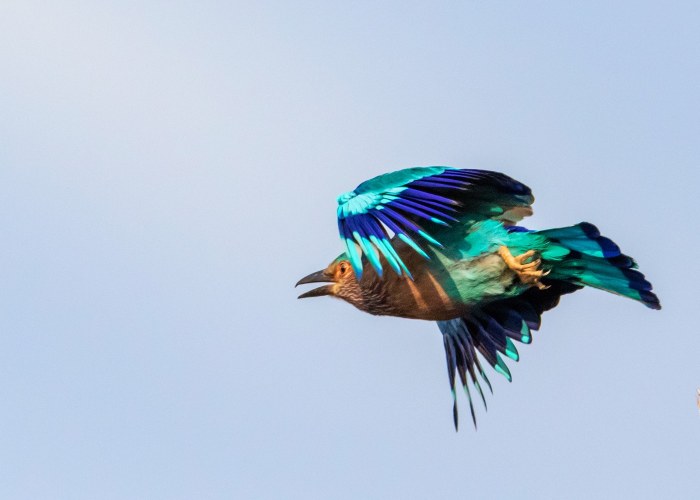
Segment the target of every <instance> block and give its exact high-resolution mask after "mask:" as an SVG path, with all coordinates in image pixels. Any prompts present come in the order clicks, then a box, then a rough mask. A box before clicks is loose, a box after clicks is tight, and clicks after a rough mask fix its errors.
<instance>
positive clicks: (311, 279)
mask: <svg viewBox="0 0 700 500" xmlns="http://www.w3.org/2000/svg"><path fill="white" fill-rule="evenodd" d="M307 283H329V284H328V285H323V286H320V287H318V288H314V289H313V290H309V291H308V292H306V293H302V294H301V295H299V298H300V299H305V298H307V297H320V296H322V295H330V296H333V297H338V298H339V299H343V300H346V301H348V302H350V303H351V304H353V305H357V304H358V303H360V302H361V301H362V293H361V289H360V284H359V283H358V282H357V278H356V277H355V271H353V269H352V265H350V261H349V260H348V258H347V256H346V255H345V254H343V255H341V256H340V257H338V258H337V259H335V260H334V261H333V262H331V263H330V264H329V265H328V267H327V268H325V269H322V270H321V271H317V272H315V273H311V274H309V275H308V276H306V277H304V278H302V279H300V280H299V281H298V282H297V284H296V285H295V286H299V285H304V284H307Z"/></svg>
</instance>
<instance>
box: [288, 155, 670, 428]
mask: <svg viewBox="0 0 700 500" xmlns="http://www.w3.org/2000/svg"><path fill="white" fill-rule="evenodd" d="M533 202H534V197H533V196H532V192H531V190H530V188H529V187H527V186H526V185H524V184H522V183H520V182H518V181H516V180H514V179H512V178H510V177H508V176H507V175H504V174H502V173H499V172H492V171H487V170H475V169H457V168H451V167H416V168H408V169H404V170H399V171H396V172H392V173H388V174H384V175H380V176H378V177H375V178H373V179H370V180H368V181H365V182H363V183H362V184H360V185H359V186H357V188H355V190H354V191H350V192H348V193H345V194H342V195H340V196H339V197H338V212H337V218H338V229H339V232H340V238H341V240H342V242H343V244H344V246H345V251H344V252H343V253H342V254H341V255H340V256H338V257H337V258H336V259H334V260H333V261H332V262H331V263H330V265H328V267H326V268H325V269H323V270H321V271H318V272H315V273H312V274H310V275H308V276H306V277H305V278H302V279H301V280H299V282H298V283H297V285H301V284H306V283H319V282H322V283H327V284H326V285H323V286H321V287H318V288H315V289H313V290H310V291H308V292H306V293H303V294H301V295H300V296H299V298H305V297H319V296H323V295H329V296H332V297H337V298H339V299H342V300H345V301H346V302H349V303H350V304H352V305H353V306H355V307H357V308H358V309H360V310H361V311H365V312H368V313H370V314H375V315H388V316H398V317H401V318H410V319H422V320H429V321H435V322H436V323H437V326H438V328H439V330H440V332H441V333H442V339H443V344H444V347H445V355H446V358H447V370H448V377H449V383H450V389H451V391H452V399H453V420H454V425H455V429H457V428H458V414H457V394H456V390H455V379H456V376H459V380H460V382H461V385H462V388H463V389H464V392H465V393H466V396H467V398H468V401H469V407H470V410H471V416H472V420H473V422H474V426H475V427H476V416H475V413H474V405H473V402H472V396H471V391H472V390H475V391H476V392H477V393H478V395H479V396H480V398H481V399H482V401H483V403H484V406H486V399H485V397H484V391H483V389H482V382H483V383H485V384H486V385H487V386H488V388H489V389H491V383H490V382H489V380H488V378H487V376H486V372H485V371H484V363H483V360H485V361H486V363H488V364H489V365H491V366H492V367H493V369H494V370H495V371H497V372H498V373H500V374H502V375H503V376H505V377H506V378H507V379H508V381H510V380H511V374H510V371H509V369H508V366H507V365H506V364H505V362H504V361H503V356H505V357H507V358H510V359H512V360H514V361H518V359H519V357H520V355H519V354H518V350H517V348H516V346H515V343H514V342H520V343H523V344H529V343H530V342H532V332H533V331H534V330H538V329H539V327H540V317H541V315H542V313H543V312H544V311H547V310H549V309H552V308H553V307H555V306H556V305H557V304H558V303H559V299H560V297H561V296H562V295H565V294H568V293H571V292H574V291H576V290H579V289H581V288H582V287H584V286H589V287H593V288H598V289H601V290H605V291H607V292H611V293H615V294H618V295H622V296H624V297H629V298H631V299H633V300H636V301H639V302H641V303H642V304H644V305H645V306H647V307H649V308H651V309H660V308H661V305H660V303H659V299H658V298H657V296H656V295H655V294H654V293H653V292H652V286H651V284H650V283H649V282H648V281H647V280H646V279H645V277H644V275H643V274H642V273H641V272H639V271H638V270H637V264H636V263H635V261H634V260H633V259H632V258H631V257H629V256H627V255H625V254H623V253H622V252H621V251H620V248H619V247H618V246H617V245H616V244H615V243H613V241H612V240H610V239H608V238H606V237H604V236H601V234H600V232H599V231H598V229H597V228H596V227H595V226H594V225H593V224H590V223H588V222H581V223H579V224H576V225H573V226H569V227H562V228H556V229H545V230H531V229H527V228H525V227H523V226H520V225H518V223H519V222H520V221H521V220H522V219H523V218H524V217H526V216H528V215H531V214H532V203H533ZM468 382H470V383H471V385H472V389H470V386H469V383H468Z"/></svg>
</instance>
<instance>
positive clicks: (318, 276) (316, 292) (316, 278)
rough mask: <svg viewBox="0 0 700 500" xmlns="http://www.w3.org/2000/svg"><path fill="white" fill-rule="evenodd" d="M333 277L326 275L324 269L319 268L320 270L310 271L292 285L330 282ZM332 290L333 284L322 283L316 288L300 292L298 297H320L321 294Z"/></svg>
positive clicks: (328, 293)
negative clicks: (322, 284)
mask: <svg viewBox="0 0 700 500" xmlns="http://www.w3.org/2000/svg"><path fill="white" fill-rule="evenodd" d="M332 282H333V278H331V277H330V276H328V274H326V270H325V269H324V270H321V271H316V272H315V273H311V274H309V275H308V276H306V277H304V278H302V279H300V280H299V281H297V284H296V285H294V286H295V287H297V286H299V285H305V284H307V283H332ZM332 292H333V285H324V286H320V287H318V288H314V289H313V290H309V291H308V292H306V293H302V294H301V295H299V297H298V298H300V299H306V298H308V297H321V296H323V295H330V294H331V293H332Z"/></svg>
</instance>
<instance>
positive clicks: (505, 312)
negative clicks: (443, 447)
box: [437, 278, 581, 429]
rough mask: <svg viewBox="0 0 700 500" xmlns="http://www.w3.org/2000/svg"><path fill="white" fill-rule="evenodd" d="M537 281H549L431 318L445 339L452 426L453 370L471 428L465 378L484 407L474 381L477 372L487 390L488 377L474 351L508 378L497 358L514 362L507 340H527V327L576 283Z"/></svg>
mask: <svg viewBox="0 0 700 500" xmlns="http://www.w3.org/2000/svg"><path fill="white" fill-rule="evenodd" d="M543 283H546V284H547V285H549V286H548V287H547V288H546V289H544V290H540V289H538V288H530V289H528V290H527V291H526V292H525V293H523V294H521V295H518V296H517V297H512V298H509V299H504V300H498V301H495V302H491V303H488V304H486V305H484V306H481V307H476V308H474V309H473V310H472V311H471V312H470V313H469V314H468V315H466V316H464V317H461V318H455V319H451V320H448V321H438V322H437V324H438V327H439V328H440V331H441V332H442V337H443V342H444V344H445V355H446V357H447V374H448V377H449V381H450V389H451V390H452V398H453V401H454V404H453V407H452V415H453V418H454V424H455V429H457V427H458V416H457V393H456V391H455V375H459V379H460V381H461V383H462V388H463V389H464V392H465V393H466V395H467V398H468V399H469V409H470V410H471V414H472V420H473V422H474V427H476V414H475V413H474V405H473V403H472V396H471V392H470V390H469V385H468V381H469V379H471V382H472V384H473V385H474V387H475V388H476V389H477V392H478V393H479V395H480V396H481V400H482V401H483V403H484V407H486V398H485V397H484V391H483V390H482V388H481V384H480V383H479V376H480V377H481V378H482V379H483V381H484V382H486V385H487V386H488V388H489V389H491V382H489V379H488V377H487V376H486V372H485V371H484V369H483V366H482V364H481V362H480V361H479V356H477V352H478V353H479V354H481V356H482V357H483V358H484V359H485V360H486V362H487V363H488V364H490V365H491V366H492V367H493V369H494V370H496V371H497V372H498V373H500V374H501V375H503V376H504V377H506V379H508V381H509V382H510V381H511V375H510V370H509V369H508V366H507V365H506V364H505V363H504V361H503V359H502V358H501V354H503V355H505V356H507V357H508V358H510V359H512V360H514V361H518V360H519V359H520V356H519V354H518V350H517V349H516V347H515V344H514V343H513V340H516V341H518V342H522V343H523V344H529V343H530V342H532V331H533V330H538V329H539V327H540V319H541V316H542V313H543V312H544V311H548V310H549V309H552V308H553V307H555V306H556V305H557V304H558V303H559V298H560V297H561V296H562V295H565V294H567V293H571V292H574V291H576V290H578V289H580V288H581V286H579V285H573V284H570V283H565V282H563V281H558V280H548V279H546V278H545V279H544V280H543ZM477 375H478V376H477Z"/></svg>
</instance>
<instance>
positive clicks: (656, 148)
mask: <svg viewBox="0 0 700 500" xmlns="http://www.w3.org/2000/svg"><path fill="white" fill-rule="evenodd" d="M698 25H700V4H698V3H697V2H691V1H687V2H681V1H669V2H649V1H634V2H632V1H619V2H604V1H590V2H556V1H529V2H524V1H515V0H509V1H506V0H498V1H470V0H465V1H459V2H458V1H435V2H406V1H404V2H329V1H304V0H300V1H297V2H282V1H278V2H273V1H256V2H240V3H237V2H215V1H206V0H200V1H197V2H192V1H176V2H164V1H151V2H142V1H140V2H137V1H120V2H110V1H103V2H79V1H76V2H71V1H53V2H37V1H31V0H22V1H19V0H5V1H3V2H2V3H0V68H1V71H0V116H1V117H2V118H1V119H0V134H1V137H2V139H0V231H1V234H2V240H1V244H0V401H2V404H1V405H0V498H8V499H10V498H11V499H25V498H26V499H94V498H101V499H180V498H182V499H191V498H207V499H219V498H221V499H230V498H236V499H248V498H250V499H267V498H272V499H275V498H305V499H314V498H319V499H326V498H338V499H354V498H366V499H371V498H407V499H411V498H416V499H422V498H448V497H449V498H487V497H488V498H504V497H509V498H523V499H549V498H551V499H554V498H572V499H577V498H582V499H584V498H586V499H587V498H591V497H599V498H613V497H622V498H637V499H645V498H649V499H656V498H674V499H685V498H697V495H698V477H699V474H698V471H700V415H699V414H698V409H697V407H696V405H695V394H696V390H697V388H698V387H700V359H699V356H700V328H699V327H698V319H697V318H698V316H697V312H698V308H699V307H700V302H699V301H698V295H697V290H698V286H697V282H698V280H697V278H696V274H697V273H698V271H700V264H699V263H698V260H699V259H700V255H696V252H697V250H698V248H699V247H700V236H699V233H698V229H697V217H696V213H697V201H696V191H697V186H698V183H699V182H700V174H699V173H698V172H699V171H700V170H699V169H698V167H699V166H700V165H699V163H700V160H699V158H700V141H698V137H700V91H699V90H698V89H700V58H698V54H699V53H700V30H698V29H697V28H698ZM418 165H451V166H455V167H463V168H485V169H491V170H498V171H502V172H505V173H507V174H509V175H511V176H512V177H514V178H516V179H518V180H520V181H522V182H524V183H526V184H527V185H529V186H530V187H531V188H532V189H533V192H534V194H535V196H536V198H537V202H536V203H535V206H534V208H535V215H534V216H533V217H532V218H530V219H529V220H527V221H526V223H527V224H528V226H529V227H532V228H546V227H556V226H565V225H569V224H573V223H576V222H579V221H583V220H586V221H590V222H593V223H595V224H596V225H597V226H598V227H599V228H600V229H601V231H602V232H603V234H605V235H606V236H609V237H611V238H613V239H614V240H615V241H616V242H617V243H619V244H620V246H621V247H622V249H623V251H625V252H626V253H628V254H630V255H632V256H634V257H635V258H636V259H637V261H638V262H639V264H640V267H641V270H642V271H643V272H644V273H645V274H646V275H647V277H648V278H649V279H650V280H651V281H652V283H653V284H654V286H655V290H656V291H657V293H658V295H659V297H660V299H661V302H662V304H663V307H664V308H663V310H662V311H660V312H657V311H652V310H649V309H646V308H644V307H643V306H641V305H640V304H638V303H635V302H633V301H631V300H626V299H623V298H621V297H618V296H614V295H611V294H606V293H603V292H601V291H597V290H584V291H581V292H578V293H576V294H574V295H572V296H567V297H565V298H564V299H563V300H562V301H561V304H560V306H559V307H558V308H557V309H555V310H553V311H550V312H548V313H546V314H545V316H544V318H543V325H542V328H541V330H540V331H539V332H537V333H535V335H534V342H533V344H532V345H529V346H523V347H521V348H520V349H519V350H520V354H521V360H520V362H519V363H513V362H511V363H510V367H511V372H512V374H513V382H512V383H508V382H507V381H506V380H505V379H503V378H502V377H500V376H498V375H497V374H496V373H494V374H493V375H492V376H491V377H490V379H491V381H492V382H493V386H494V387H493V389H494V395H493V396H489V397H488V402H489V409H488V412H485V411H484V410H483V408H477V412H478V414H477V417H478V421H479V428H478V430H477V431H475V430H474V429H473V428H471V426H470V423H469V421H468V418H465V419H463V425H462V427H461V429H460V431H459V432H458V433H455V431H454V428H453V425H452V413H451V404H452V402H451V395H450V392H449V388H448V382H447V371H446V368H445V361H444V353H443V346H442V339H441V337H440V334H439V331H438V329H437V326H436V325H433V324H430V323H428V322H424V321H410V320H404V319H397V318H387V317H372V316H370V315H366V314H364V313H361V312H360V311H358V310H355V309H354V308H352V307H351V306H349V305H348V304H345V303H343V302H341V301H338V300H333V299H331V298H321V299H313V300H304V301H299V300H297V299H296V297H297V295H298V294H299V293H300V291H299V290H298V289H297V290H295V289H294V287H293V285H294V283H295V282H296V281H297V280H298V279H299V278H301V277H302V276H305V275H306V274H308V273H310V272H312V271H316V270H318V269H320V268H322V267H325V266H326V265H327V264H328V262H330V261H331V260H332V259H334V258H335V257H336V256H337V255H338V254H339V253H340V252H341V251H342V246H341V242H340V240H339V238H338V235H337V227H336V221H335V204H336V202H335V199H336V196H337V195H338V194H340V193H342V192H345V191H348V190H351V189H353V188H354V187H355V186H356V185H357V184H359V183H360V182H362V181H363V180H365V179H368V178H370V177H373V176H375V175H378V174H381V173H384V172H388V171H392V170H397V169H400V168H405V167H411V166H418ZM459 402H460V404H461V409H462V415H463V417H466V416H467V414H468V412H467V405H466V401H465V399H464V398H460V401H459Z"/></svg>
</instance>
